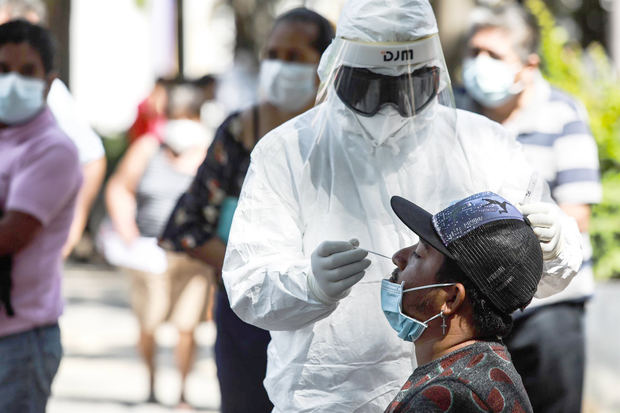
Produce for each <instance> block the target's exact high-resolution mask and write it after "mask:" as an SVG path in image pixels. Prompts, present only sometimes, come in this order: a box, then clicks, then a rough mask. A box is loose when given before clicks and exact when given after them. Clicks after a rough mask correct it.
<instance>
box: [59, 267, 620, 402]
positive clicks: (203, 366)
mask: <svg viewBox="0 0 620 413" xmlns="http://www.w3.org/2000/svg"><path fill="white" fill-rule="evenodd" d="M128 289H129V284H128V280H127V278H126V277H125V276H124V275H123V274H122V273H120V272H118V271H111V270H108V269H101V268H99V267H92V266H76V265H68V266H67V268H66V271H65V285H64V291H65V297H66V300H67V306H66V309H65V314H64V315H63V317H62V318H61V323H60V324H61V329H62V334H63V344H64V349H65V357H64V359H63V361H62V364H61V367H60V370H59V372H58V375H57V376H56V380H55V382H54V387H53V397H52V399H51V400H50V403H49V405H48V412H49V413H77V412H80V413H83V412H89V413H90V412H93V413H99V412H101V413H125V412H132V413H133V412H139V413H150V412H154V413H158V412H171V411H178V412H188V411H192V410H181V409H176V408H175V406H176V405H177V402H178V398H179V376H178V373H177V372H176V368H175V363H174V355H173V349H174V344H175V341H176V332H175V330H174V328H172V327H171V326H168V325H164V326H162V327H161V328H160V329H159V331H158V334H157V339H158V342H159V344H160V350H159V353H158V358H157V362H158V365H159V372H158V375H157V384H156V394H157V397H158V399H159V400H160V402H161V404H146V403H144V400H145V398H146V396H147V372H146V369H145V368H144V366H143V365H142V362H141V360H140V358H139V355H138V353H137V350H136V347H135V343H136V340H137V338H138V326H137V323H136V321H135V319H134V317H133V316H132V313H131V310H130V308H129V306H128V302H127V300H128ZM619 320H620V283H605V284H599V285H598V286H597V294H596V296H595V298H594V299H593V300H592V302H591V303H590V306H589V309H588V316H587V326H588V330H587V331H588V371H587V375H586V385H585V387H586V396H585V409H584V412H586V413H595V412H596V413H617V412H620V391H618V389H620V350H619V349H620V327H619V325H620V321H619ZM196 338H197V341H198V343H199V347H200V350H199V354H198V357H197V360H196V364H195V367H194V371H193V372H192V373H191V374H190V376H189V378H188V384H187V386H188V389H187V399H188V401H189V403H190V404H191V405H192V406H193V408H194V411H200V412H217V411H218V406H219V392H218V385H217V378H216V370H215V364H214V361H213V342H214V339H215V329H214V326H213V324H212V323H203V324H201V325H200V327H199V328H198V330H197V332H196Z"/></svg>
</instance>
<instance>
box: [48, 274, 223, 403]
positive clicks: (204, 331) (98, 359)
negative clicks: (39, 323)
mask: <svg viewBox="0 0 620 413" xmlns="http://www.w3.org/2000/svg"><path fill="white" fill-rule="evenodd" d="M64 280H65V281H64V293H65V299H66V307H65V313H64V315H63V316H62V318H61V320H60V327H61V331H62V341H63V346H64V352H65V356H64V358H63V360H62V363H61V366H60V369H59V371H58V375H57V376H56V379H55V382H54V385H53V389H52V393H53V396H52V398H51V400H50V402H49V404H48V409H47V411H48V413H74V412H75V413H77V412H80V413H84V412H89V413H90V412H94V413H97V412H102V413H103V412H105V413H108V412H110V413H124V412H136V413H137V412H140V413H150V412H154V413H157V412H171V411H179V412H188V411H189V412H191V411H200V412H217V411H219V389H218V384H217V377H216V369H215V363H214V360H213V343H214V340H215V327H214V325H213V323H203V324H201V325H200V326H199V328H198V330H197V331H196V339H197V342H198V346H199V351H198V355H197V359H196V363H195V366H194V369H193V371H192V372H191V373H190V376H189V377H188V383H187V390H186V397H187V400H188V402H189V404H190V405H191V406H193V408H194V410H191V409H190V410H188V409H176V408H175V407H176V406H177V405H178V400H179V392H180V377H179V374H178V373H177V370H176V366H175V360H174V345H175V342H176V340H177V335H176V331H175V329H174V328H173V327H172V326H170V325H163V326H162V327H160V329H159V330H158V332H157V341H158V344H159V346H160V347H159V351H158V356H157V364H158V373H157V376H156V388H155V393H156V396H157V398H158V400H159V402H160V403H159V404H148V403H144V400H145V399H146V397H147V393H148V375H147V370H146V368H145V367H144V366H143V364H142V361H141V359H140V357H139V354H138V352H137V349H136V346H135V344H136V342H137V339H138V333H139V330H138V324H137V322H136V320H135V318H134V317H133V315H132V312H131V310H130V308H129V304H128V297H129V295H128V291H129V282H128V279H127V277H125V276H124V275H123V274H122V273H121V272H118V271H111V270H108V269H101V268H100V267H92V266H76V265H68V266H67V268H66V269H65V279H64Z"/></svg>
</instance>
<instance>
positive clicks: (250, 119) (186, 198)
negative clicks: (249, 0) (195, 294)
mask: <svg viewBox="0 0 620 413" xmlns="http://www.w3.org/2000/svg"><path fill="white" fill-rule="evenodd" d="M333 36H334V31H333V27H332V26H331V24H330V23H329V21H328V20H326V19H325V18H324V17H322V16H321V15H319V14H317V13H316V12H314V11H311V10H309V9H305V8H297V9H293V10H291V11H289V12H287V13H285V14H283V15H281V16H279V17H278V18H277V20H276V21H275V23H274V26H273V29H272V31H271V33H270V35H269V37H268V39H267V43H266V45H265V47H264V52H263V55H262V61H261V66H260V74H259V95H260V96H261V101H260V103H259V104H258V105H256V106H252V107H251V108H249V109H247V110H244V111H241V112H235V113H233V114H231V115H230V116H229V117H228V118H227V119H226V120H225V121H224V122H223V123H222V125H221V126H220V127H219V129H218V130H217V132H216V136H215V139H214V142H213V144H212V145H211V147H210V148H209V152H208V154H207V157H206V158H205V160H204V162H203V164H202V165H201V167H200V169H199V171H198V174H197V176H196V178H195V179H194V181H193V182H192V185H191V186H190V188H189V190H188V191H187V192H186V193H185V194H183V196H182V197H181V198H180V199H179V201H178V203H177V205H176V207H175V209H174V211H173V213H172V215H171V216H170V219H169V221H168V224H167V226H166V228H165V230H164V232H163V234H162V235H161V241H160V243H161V245H162V246H164V247H165V248H166V249H171V250H174V251H185V252H187V253H189V254H190V255H192V256H194V257H197V258H199V259H200V260H202V261H204V262H205V263H207V264H209V265H212V266H213V267H214V268H216V270H217V273H218V278H220V284H219V287H220V288H219V290H218V292H217V300H216V309H215V322H216V328H217V338H216V342H215V359H216V365H217V374H218V380H219V383H220V392H221V409H222V412H224V413H229V412H249V411H251V412H271V410H272V408H273V405H272V404H271V402H270V401H269V399H268V397H267V393H266V391H265V389H264V387H263V380H264V378H265V370H266V366H267V344H268V343H269V340H270V335H269V332H268V331H265V330H262V329H259V328H257V327H254V326H252V325H249V324H246V323H244V322H243V321H241V320H240V319H239V318H238V317H237V315H236V314H235V313H234V312H233V311H232V310H231V308H230V304H229V302H228V298H227V295H226V291H225V290H224V287H223V284H222V283H221V276H220V275H219V274H220V272H221V268H222V264H223V261H224V253H225V249H226V242H227V239H228V232H229V230H230V224H231V221H232V216H233V212H234V209H235V206H236V203H237V199H238V197H239V194H240V191H241V186H242V184H243V180H244V178H245V175H246V172H247V169H248V166H249V163H250V152H251V151H252V149H253V148H254V145H256V143H257V142H258V140H259V139H260V138H261V137H262V136H264V135H265V134H266V133H267V132H269V131H270V130H272V129H273V128H275V127H277V126H279V125H280V124H282V123H284V122H286V121H287V120H289V119H291V118H293V117H295V116H296V115H298V114H300V113H302V112H304V111H306V110H307V109H309V108H311V107H312V106H313V105H314V102H315V98H316V92H317V88H318V84H319V79H318V77H317V75H316V71H317V66H318V63H319V59H320V57H321V54H322V53H323V51H324V50H325V49H326V48H327V46H328V45H329V44H330V42H331V40H332V38H333Z"/></svg>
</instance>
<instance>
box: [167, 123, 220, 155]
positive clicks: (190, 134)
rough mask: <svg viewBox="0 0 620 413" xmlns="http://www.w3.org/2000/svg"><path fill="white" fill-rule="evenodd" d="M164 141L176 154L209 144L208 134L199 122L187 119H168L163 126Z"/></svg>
mask: <svg viewBox="0 0 620 413" xmlns="http://www.w3.org/2000/svg"><path fill="white" fill-rule="evenodd" d="M163 135H164V143H165V144H166V146H168V147H169V148H170V149H171V150H172V151H173V152H174V153H176V154H177V155H180V154H182V153H183V152H185V151H187V150H189V149H193V148H204V147H206V146H207V145H209V143H210V142H209V135H208V134H207V131H206V130H205V128H204V126H202V124H201V123H200V122H197V121H193V120H189V119H176V120H169V121H168V122H167V123H166V126H165V127H164V132H163Z"/></svg>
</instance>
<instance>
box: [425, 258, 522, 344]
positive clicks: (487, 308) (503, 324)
mask: <svg viewBox="0 0 620 413" xmlns="http://www.w3.org/2000/svg"><path fill="white" fill-rule="evenodd" d="M436 278H437V282H439V283H450V282H456V283H461V284H463V286H464V287H465V292H466V295H467V298H468V299H469V302H470V303H471V305H472V313H473V322H474V328H475V329H476V333H477V334H478V338H485V339H496V338H497V337H504V336H506V335H508V333H510V330H512V317H511V315H510V314H506V313H503V312H502V311H500V310H499V309H498V308H497V307H496V306H495V305H494V304H493V303H492V302H491V301H490V300H489V299H488V298H486V297H485V296H484V295H483V294H482V292H481V291H480V290H479V289H478V288H477V287H476V286H475V285H474V283H473V282H472V281H470V280H469V278H467V275H465V273H464V272H463V270H462V269H461V268H460V267H459V266H458V264H457V263H456V262H455V261H453V260H451V259H449V258H447V257H446V259H445V261H444V263H443V265H442V266H441V268H440V269H439V271H437V275H436Z"/></svg>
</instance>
